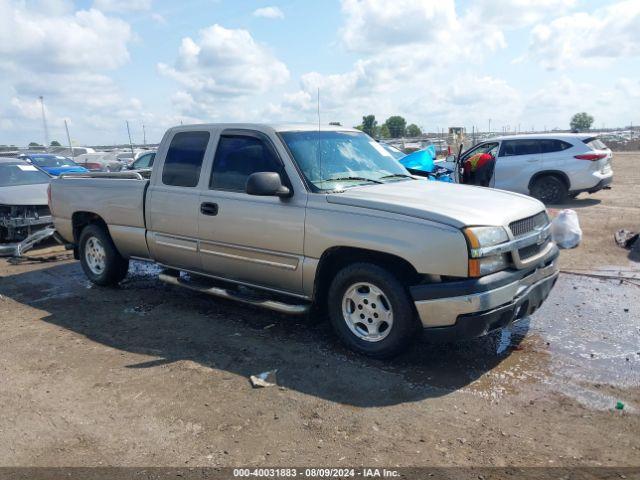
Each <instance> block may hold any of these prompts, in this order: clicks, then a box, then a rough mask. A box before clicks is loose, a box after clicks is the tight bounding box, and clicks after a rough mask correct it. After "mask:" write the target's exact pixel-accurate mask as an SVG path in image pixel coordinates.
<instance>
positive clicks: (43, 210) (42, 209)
mask: <svg viewBox="0 0 640 480" xmlns="http://www.w3.org/2000/svg"><path fill="white" fill-rule="evenodd" d="M36 212H38V216H39V217H47V216H49V215H51V210H49V206H48V205H36Z"/></svg>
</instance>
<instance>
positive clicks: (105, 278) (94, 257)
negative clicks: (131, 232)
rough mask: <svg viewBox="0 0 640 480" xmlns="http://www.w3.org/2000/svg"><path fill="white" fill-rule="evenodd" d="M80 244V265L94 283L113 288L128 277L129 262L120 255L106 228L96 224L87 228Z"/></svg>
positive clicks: (81, 236) (81, 235) (83, 231)
mask: <svg viewBox="0 0 640 480" xmlns="http://www.w3.org/2000/svg"><path fill="white" fill-rule="evenodd" d="M79 243H80V245H79V254H80V264H81V265H82V270H84V273H85V275H86V276H87V278H88V279H89V280H90V281H91V282H92V283H95V284H96V285H100V286H103V287H105V286H113V285H117V284H118V283H119V282H120V281H121V280H122V279H124V277H126V276H127V272H128V271H129V260H127V259H126V258H123V257H122V255H120V253H118V250H116V247H115V245H114V244H113V240H111V236H110V235H109V233H108V232H107V231H106V229H105V228H104V227H102V226H100V225H96V224H91V225H89V226H87V227H85V228H84V229H83V230H82V233H81V234H80V242H79Z"/></svg>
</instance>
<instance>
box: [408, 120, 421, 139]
mask: <svg viewBox="0 0 640 480" xmlns="http://www.w3.org/2000/svg"><path fill="white" fill-rule="evenodd" d="M420 135H422V130H420V127H419V126H417V125H416V124H415V123H412V124H411V125H409V126H408V127H407V136H408V137H419V136H420Z"/></svg>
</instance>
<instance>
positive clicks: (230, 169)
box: [209, 135, 282, 192]
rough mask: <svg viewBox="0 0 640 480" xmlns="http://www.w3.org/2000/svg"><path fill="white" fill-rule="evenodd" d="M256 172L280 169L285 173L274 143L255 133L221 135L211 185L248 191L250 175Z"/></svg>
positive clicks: (213, 187)
mask: <svg viewBox="0 0 640 480" xmlns="http://www.w3.org/2000/svg"><path fill="white" fill-rule="evenodd" d="M256 172H277V173H279V174H280V175H282V164H281V163H280V161H279V159H278V158H277V157H276V154H275V152H274V151H273V149H272V148H271V146H270V145H268V144H266V143H265V142H263V141H262V140H260V139H259V138H255V137H251V136H241V135H223V136H222V137H220V141H219V142H218V150H217V151H216V156H215V158H214V160H213V171H212V174H211V181H210V182H209V187H210V188H212V189H215V190H232V191H238V192H244V191H245V186H246V183H247V178H249V175H251V174H252V173H256Z"/></svg>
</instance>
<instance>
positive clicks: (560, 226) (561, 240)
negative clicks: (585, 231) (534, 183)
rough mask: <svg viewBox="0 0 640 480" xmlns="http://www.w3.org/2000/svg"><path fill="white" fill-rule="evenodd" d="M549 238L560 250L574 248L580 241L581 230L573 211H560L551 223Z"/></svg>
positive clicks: (576, 215)
mask: <svg viewBox="0 0 640 480" xmlns="http://www.w3.org/2000/svg"><path fill="white" fill-rule="evenodd" d="M551 236H552V237H553V241H554V242H556V244H557V245H558V247H560V248H575V247H577V246H578V245H580V241H581V240H582V230H581V229H580V223H579V222H578V214H577V213H576V211H575V210H568V209H567V210H561V211H560V213H559V214H558V216H557V217H556V218H554V219H553V221H552V222H551Z"/></svg>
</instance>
